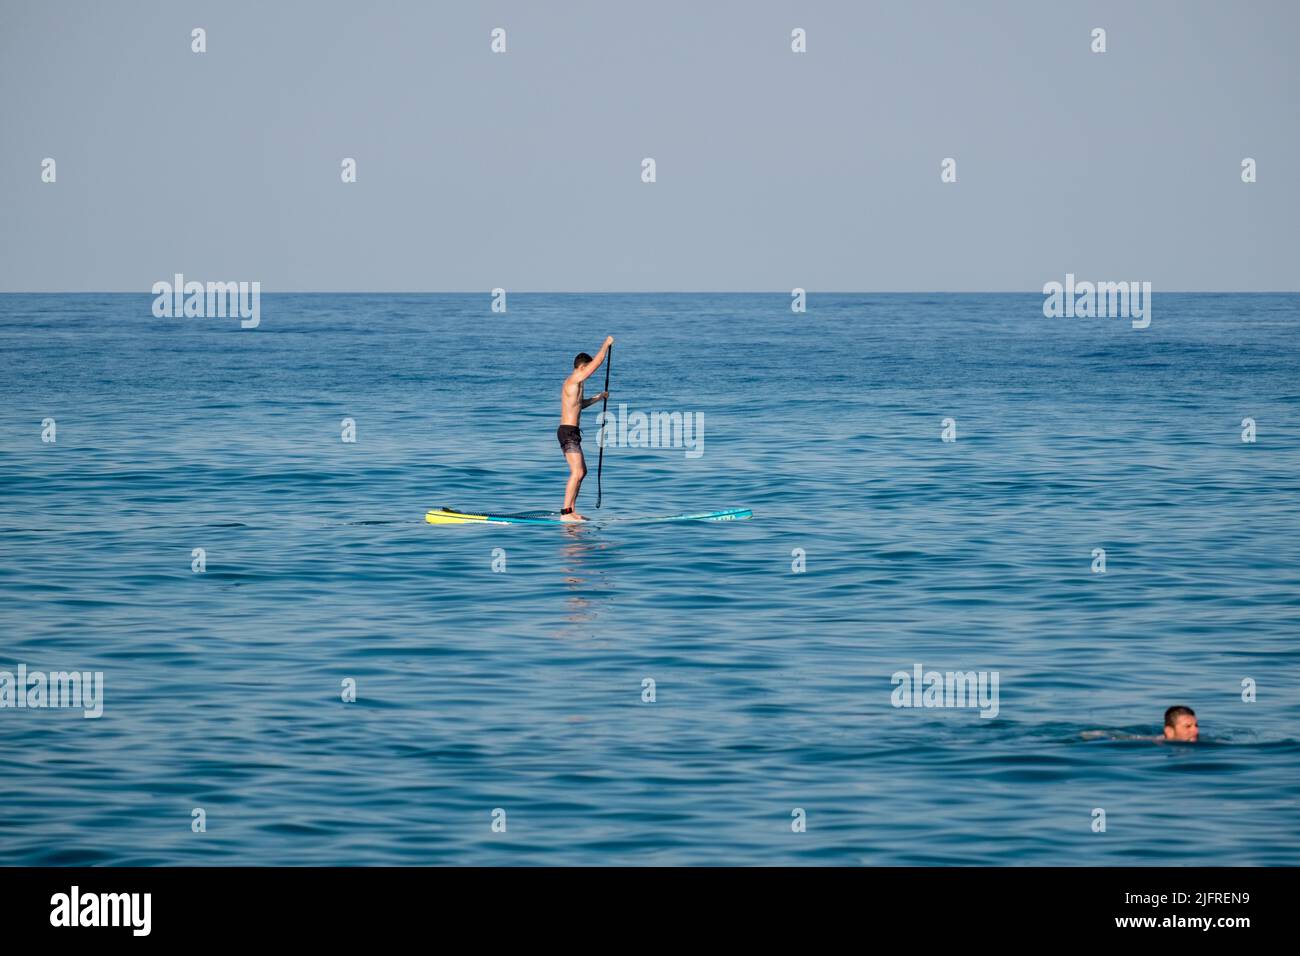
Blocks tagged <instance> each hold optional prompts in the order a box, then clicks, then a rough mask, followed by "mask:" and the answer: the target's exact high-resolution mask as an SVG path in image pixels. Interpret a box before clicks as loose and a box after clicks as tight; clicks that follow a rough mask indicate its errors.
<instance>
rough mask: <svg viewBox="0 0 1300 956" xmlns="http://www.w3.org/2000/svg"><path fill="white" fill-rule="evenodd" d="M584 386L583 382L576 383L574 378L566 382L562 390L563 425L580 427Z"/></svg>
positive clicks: (561, 412) (561, 417) (561, 420)
mask: <svg viewBox="0 0 1300 956" xmlns="http://www.w3.org/2000/svg"><path fill="white" fill-rule="evenodd" d="M551 381H555V380H554V379H551ZM582 386H583V383H582V382H575V381H573V379H572V377H570V378H566V379H565V380H564V385H563V386H561V388H560V424H561V425H573V426H574V427H575V428H576V427H577V426H578V424H579V420H580V419H581V418H582Z"/></svg>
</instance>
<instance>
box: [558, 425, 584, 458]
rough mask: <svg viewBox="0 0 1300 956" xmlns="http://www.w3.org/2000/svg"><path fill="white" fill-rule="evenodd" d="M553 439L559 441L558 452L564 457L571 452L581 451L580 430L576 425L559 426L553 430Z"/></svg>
mask: <svg viewBox="0 0 1300 956" xmlns="http://www.w3.org/2000/svg"><path fill="white" fill-rule="evenodd" d="M555 437H556V438H558V439H559V441H560V451H562V452H564V453H565V454H566V455H567V454H568V453H569V452H571V451H582V429H580V428H579V427H578V426H577V425H561V426H560V427H559V428H557V429H556V430H555Z"/></svg>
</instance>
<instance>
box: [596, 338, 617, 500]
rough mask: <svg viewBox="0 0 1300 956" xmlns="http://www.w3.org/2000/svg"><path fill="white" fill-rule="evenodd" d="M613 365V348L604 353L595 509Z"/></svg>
mask: <svg viewBox="0 0 1300 956" xmlns="http://www.w3.org/2000/svg"><path fill="white" fill-rule="evenodd" d="M613 364H614V346H612V345H611V346H610V347H609V351H608V352H606V353H605V404H603V405H601V407H600V457H599V458H598V459H597V460H596V507H597V508H599V507H600V499H601V497H602V495H601V487H600V475H601V472H602V471H604V469H605V423H606V422H607V421H608V419H606V418H605V410H606V409H608V408H609V369H610V367H611V366H612V365H613Z"/></svg>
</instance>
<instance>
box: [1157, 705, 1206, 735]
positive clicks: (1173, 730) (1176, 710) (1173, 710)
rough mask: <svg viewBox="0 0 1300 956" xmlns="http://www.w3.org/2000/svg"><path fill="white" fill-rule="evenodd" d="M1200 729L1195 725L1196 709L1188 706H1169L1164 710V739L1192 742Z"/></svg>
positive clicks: (1199, 733) (1199, 732)
mask: <svg viewBox="0 0 1300 956" xmlns="http://www.w3.org/2000/svg"><path fill="white" fill-rule="evenodd" d="M1200 735H1201V731H1200V729H1199V728H1198V727H1197V726H1196V711H1194V710H1192V708H1190V707H1170V708H1169V709H1168V710H1166V711H1165V740H1177V741H1178V742H1180V743H1185V744H1194V743H1196V740H1197V738H1198V737H1200Z"/></svg>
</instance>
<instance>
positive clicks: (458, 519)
mask: <svg viewBox="0 0 1300 956" xmlns="http://www.w3.org/2000/svg"><path fill="white" fill-rule="evenodd" d="M752 517H754V512H752V511H750V510H749V509H748V508H728V509H726V510H725V511H700V512H697V513H694V514H683V515H665V516H663V517H660V518H600V519H598V520H595V521H561V520H560V513H559V512H558V511H522V512H520V513H519V514H513V515H473V514H466V513H464V512H462V511H453V510H452V509H450V508H435V509H434V510H433V511H430V512H429V513H428V514H426V515H425V516H424V520H425V521H427V522H429V524H474V523H475V522H489V523H495V524H613V523H614V522H618V523H620V524H629V523H636V524H650V523H653V522H659V521H739V520H740V519H742V518H752Z"/></svg>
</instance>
